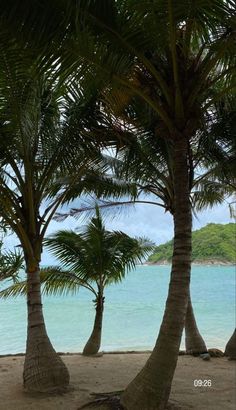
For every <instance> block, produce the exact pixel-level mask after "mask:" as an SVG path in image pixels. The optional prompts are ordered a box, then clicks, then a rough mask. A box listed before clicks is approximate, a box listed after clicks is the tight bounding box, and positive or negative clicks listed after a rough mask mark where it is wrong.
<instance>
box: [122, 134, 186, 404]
mask: <svg viewBox="0 0 236 410" xmlns="http://www.w3.org/2000/svg"><path fill="white" fill-rule="evenodd" d="M188 169H189V167H188V146H187V141H186V140H185V138H183V139H178V140H176V141H175V147H174V192H175V197H174V230H175V232H174V250H173V258H172V270H171V279H170V285H169V293H168V298H167V302H166V308H165V313H164V317H163V321H162V324H161V328H160V332H159V335H158V339H157V342H156V345H155V347H154V350H153V352H152V354H151V356H150V358H149V359H148V361H147V363H146V365H145V366H144V368H143V369H142V370H141V372H140V373H139V374H138V375H137V376H136V378H135V379H134V380H133V381H132V382H131V383H130V384H129V385H128V387H127V388H126V390H125V391H124V393H123V395H122V397H121V403H122V404H123V406H124V407H125V409H127V410H137V409H142V410H162V409H164V408H165V407H166V404H167V402H168V398H169V394H170V390H171V383H172V379H173V376H174V371H175V368H176V364H177V359H178V352H179V346H180V341H181V336H182V331H183V326H184V322H185V316H186V311H187V305H188V296H189V281H190V268H191V232H192V215H191V206H190V201H189V172H188Z"/></svg>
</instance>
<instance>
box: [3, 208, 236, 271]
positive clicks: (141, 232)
mask: <svg viewBox="0 0 236 410" xmlns="http://www.w3.org/2000/svg"><path fill="white" fill-rule="evenodd" d="M112 214H113V215H114V216H113V218H111V217H107V219H106V227H107V229H110V230H111V229H112V230H121V231H124V232H126V233H127V234H129V235H131V236H146V237H148V238H149V239H151V240H152V241H154V242H155V243H156V244H161V243H164V242H166V241H167V240H169V239H171V238H172V237H173V222H172V217H171V216H170V215H169V214H168V213H164V211H163V209H162V208H160V207H158V206H154V205H147V204H145V205H143V204H139V205H138V204H137V205H135V207H133V206H132V208H129V210H127V209H126V210H125V211H124V212H121V211H119V212H118V211H115V210H113V212H112ZM115 214H117V216H115ZM210 222H214V223H228V222H233V220H232V219H230V213H229V206H228V205H227V204H226V203H225V204H223V205H220V206H217V207H214V208H212V209H209V210H205V211H204V212H201V213H199V214H198V218H197V219H196V218H194V219H193V229H194V230H195V229H199V228H200V227H202V226H205V225H206V224H207V223H210ZM82 224H84V222H80V221H78V220H76V219H74V218H72V217H69V218H67V219H66V220H65V221H63V222H56V221H52V222H51V224H50V226H49V228H48V232H47V233H48V234H51V233H53V232H55V231H57V230H59V229H75V228H77V227H78V228H79V226H81V225H82ZM17 244H19V241H18V240H17V238H16V237H15V236H14V235H11V236H8V237H7V238H6V239H5V247H6V248H9V247H10V248H12V247H13V246H15V245H17ZM53 263H55V259H54V258H53V257H52V256H51V255H50V254H49V253H48V252H47V251H44V252H43V256H42V264H44V265H47V264H53Z"/></svg>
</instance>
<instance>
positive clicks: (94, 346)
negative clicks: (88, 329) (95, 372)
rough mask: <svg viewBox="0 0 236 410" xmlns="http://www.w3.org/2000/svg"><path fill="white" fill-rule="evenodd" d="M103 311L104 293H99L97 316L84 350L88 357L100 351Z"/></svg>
mask: <svg viewBox="0 0 236 410" xmlns="http://www.w3.org/2000/svg"><path fill="white" fill-rule="evenodd" d="M103 309H104V297H103V292H99V294H98V297H97V299H96V315H95V320H94V326H93V330H92V333H91V336H90V337H89V339H88V341H87V343H86V345H85V347H84V350H83V354H84V355H86V356H89V355H93V354H96V353H97V352H98V351H99V349H100V346H101V337H102V319H103Z"/></svg>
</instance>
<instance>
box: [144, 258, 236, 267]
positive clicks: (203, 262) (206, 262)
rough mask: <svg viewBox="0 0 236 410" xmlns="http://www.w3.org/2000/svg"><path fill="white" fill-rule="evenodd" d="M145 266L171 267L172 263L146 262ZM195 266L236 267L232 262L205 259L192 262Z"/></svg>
mask: <svg viewBox="0 0 236 410" xmlns="http://www.w3.org/2000/svg"><path fill="white" fill-rule="evenodd" d="M145 265H149V266H152V265H171V262H170V261H168V260H166V259H163V260H161V261H158V262H145ZM192 265H193V266H202V265H203V266H212V265H215V266H235V265H236V264H235V263H233V262H230V261H223V260H217V259H205V260H200V259H195V260H193V261H192Z"/></svg>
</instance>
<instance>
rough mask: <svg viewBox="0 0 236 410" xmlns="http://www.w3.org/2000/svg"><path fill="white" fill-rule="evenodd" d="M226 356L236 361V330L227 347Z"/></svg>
mask: <svg viewBox="0 0 236 410" xmlns="http://www.w3.org/2000/svg"><path fill="white" fill-rule="evenodd" d="M225 356H228V357H229V359H233V360H236V329H234V333H233V334H232V336H231V338H230V339H229V341H228V343H227V345H226V346H225Z"/></svg>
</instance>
